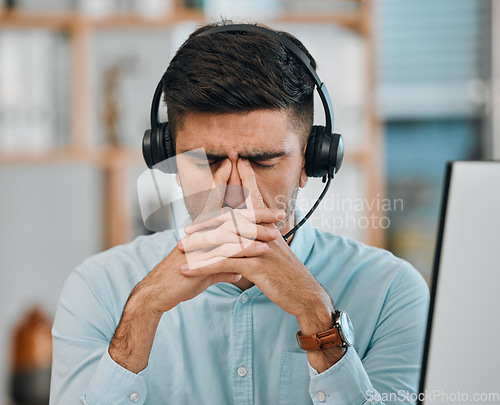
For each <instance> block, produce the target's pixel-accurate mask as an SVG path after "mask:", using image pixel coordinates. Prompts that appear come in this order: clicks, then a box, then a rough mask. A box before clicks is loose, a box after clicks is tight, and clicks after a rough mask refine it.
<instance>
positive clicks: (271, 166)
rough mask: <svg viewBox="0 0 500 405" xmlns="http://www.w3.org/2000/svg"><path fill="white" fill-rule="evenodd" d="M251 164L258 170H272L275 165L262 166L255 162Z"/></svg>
mask: <svg viewBox="0 0 500 405" xmlns="http://www.w3.org/2000/svg"><path fill="white" fill-rule="evenodd" d="M252 163H253V164H254V165H255V166H256V167H258V168H259V169H272V168H274V167H275V166H276V165H275V164H267V165H265V164H262V163H258V162H256V161H255V160H253V161H252Z"/></svg>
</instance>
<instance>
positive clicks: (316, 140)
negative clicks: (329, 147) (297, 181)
mask: <svg viewBox="0 0 500 405" xmlns="http://www.w3.org/2000/svg"><path fill="white" fill-rule="evenodd" d="M324 130H325V127H322V126H320V125H314V126H313V127H312V128H311V133H310V134H309V139H308V141H307V148H306V166H305V167H306V174H307V176H308V177H322V176H324V175H325V174H326V173H322V171H321V165H320V162H319V161H318V160H319V158H320V156H319V153H320V152H319V147H320V146H321V142H322V139H323V133H324Z"/></svg>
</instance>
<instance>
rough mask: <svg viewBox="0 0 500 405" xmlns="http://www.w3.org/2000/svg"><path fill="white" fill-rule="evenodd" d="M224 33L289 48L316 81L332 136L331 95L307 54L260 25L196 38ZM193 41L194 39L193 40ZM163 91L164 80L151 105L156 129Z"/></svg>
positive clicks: (228, 27) (224, 27) (214, 31)
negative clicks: (258, 38) (246, 35)
mask: <svg viewBox="0 0 500 405" xmlns="http://www.w3.org/2000/svg"><path fill="white" fill-rule="evenodd" d="M223 32H243V33H260V34H263V35H266V36H267V37H270V38H272V39H274V40H276V41H277V42H279V43H280V44H282V45H283V46H284V47H285V48H287V49H288V50H289V51H290V52H292V53H293V54H294V55H295V56H296V57H297V58H298V59H300V61H301V62H302V63H303V64H304V66H305V67H306V69H307V72H308V73H309V76H310V77H311V79H312V80H313V81H314V84H315V85H316V90H317V91H318V93H319V96H320V98H321V103H322V104H323V109H324V110H325V132H326V133H327V134H332V132H333V108H332V101H331V99H330V94H329V93H328V90H327V88H326V86H325V84H324V83H323V82H322V81H321V80H320V78H319V76H318V74H317V73H316V70H315V69H314V67H313V66H312V63H311V59H310V58H309V57H308V56H307V55H306V53H305V52H304V51H303V50H302V49H300V48H299V47H298V46H297V45H296V44H294V43H293V42H292V41H290V40H289V39H288V38H287V37H285V36H284V35H282V34H280V33H278V32H275V31H272V30H270V29H268V28H264V27H259V26H258V25H251V24H231V25H220V26H217V27H213V28H210V29H208V30H206V31H203V32H201V33H199V34H198V35H196V36H195V37H193V38H196V37H202V36H207V35H211V34H217V33H223ZM191 39H192V38H191ZM162 90H163V84H162V80H160V82H159V83H158V85H157V86H156V90H155V94H154V96H153V103H152V105H151V128H152V129H156V128H158V127H159V125H160V121H159V118H158V108H159V107H160V101H161V94H162Z"/></svg>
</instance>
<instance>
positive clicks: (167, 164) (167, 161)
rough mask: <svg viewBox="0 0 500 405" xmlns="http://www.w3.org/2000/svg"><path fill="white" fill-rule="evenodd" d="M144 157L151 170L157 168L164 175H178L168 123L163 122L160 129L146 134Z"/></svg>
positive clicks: (144, 138)
mask: <svg viewBox="0 0 500 405" xmlns="http://www.w3.org/2000/svg"><path fill="white" fill-rule="evenodd" d="M142 155H143V156H144V160H145V161H146V164H147V166H148V167H149V168H150V169H153V168H155V169H158V170H161V171H162V172H164V173H177V164H176V162H175V148H174V143H173V141H172V137H171V136H170V128H169V126H168V122H162V123H161V124H159V126H158V128H156V129H148V130H147V131H146V132H144V137H143V138H142Z"/></svg>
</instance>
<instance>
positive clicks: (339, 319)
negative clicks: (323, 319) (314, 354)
mask: <svg viewBox="0 0 500 405" xmlns="http://www.w3.org/2000/svg"><path fill="white" fill-rule="evenodd" d="M332 318H333V328H332V329H328V330H325V331H324V332H318V333H315V334H314V335H309V336H304V335H303V334H302V332H301V331H298V332H297V343H298V344H299V347H300V348H301V349H302V350H307V351H310V350H323V349H326V348H327V347H333V346H343V347H347V346H352V345H353V344H354V329H353V327H352V322H351V319H350V318H349V315H347V312H345V311H335V312H334V313H333V314H332Z"/></svg>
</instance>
